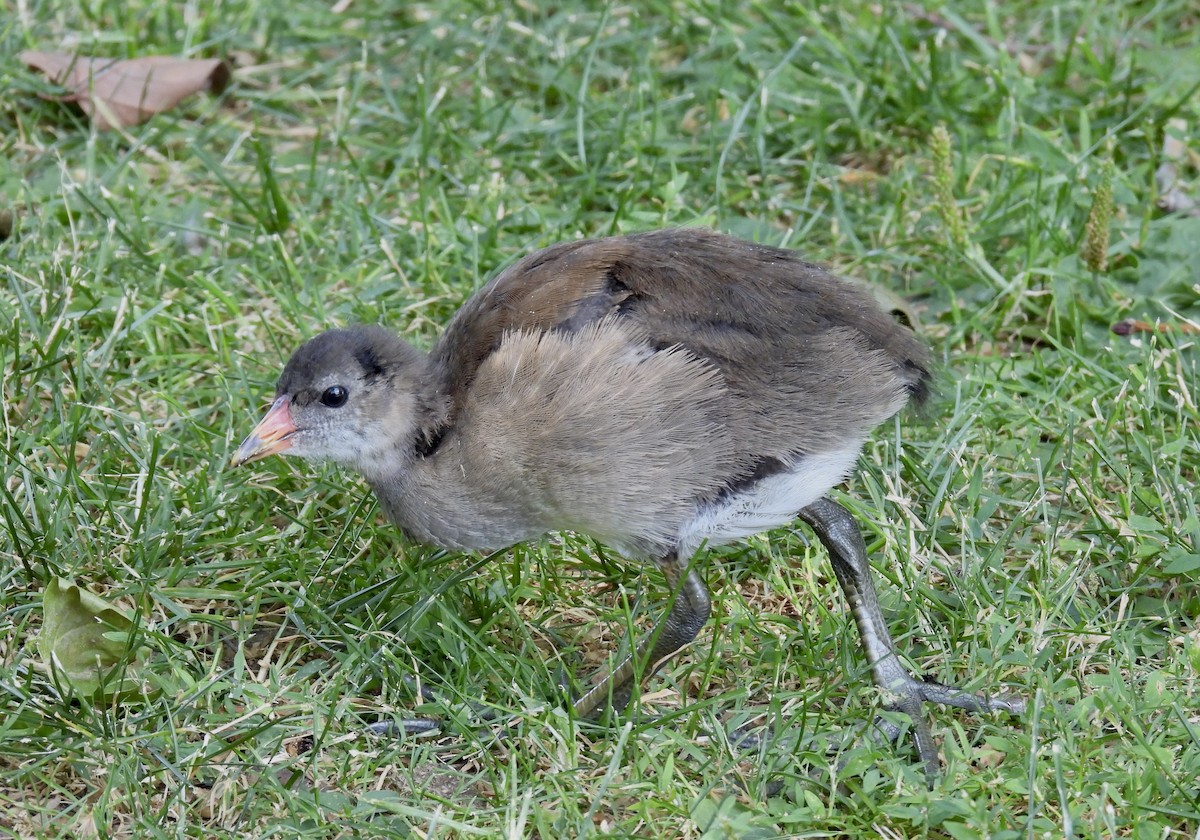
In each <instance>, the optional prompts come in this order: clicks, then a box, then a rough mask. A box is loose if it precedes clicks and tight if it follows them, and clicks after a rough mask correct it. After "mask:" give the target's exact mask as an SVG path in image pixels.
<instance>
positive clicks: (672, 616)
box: [367, 552, 712, 735]
mask: <svg viewBox="0 0 1200 840" xmlns="http://www.w3.org/2000/svg"><path fill="white" fill-rule="evenodd" d="M659 565H660V566H661V567H662V570H663V574H664V575H665V576H666V579H667V585H668V586H669V587H670V588H671V592H672V595H673V596H674V599H675V600H674V602H673V603H672V605H671V609H670V611H669V612H668V613H667V616H666V618H664V619H663V620H662V622H661V623H660V624H659V626H658V627H656V628H655V629H654V631H653V632H652V633H651V635H650V636H649V637H648V638H646V639H643V640H642V641H641V643H639V644H638V646H637V649H636V650H635V652H634V653H632V654H631V655H629V656H627V657H625V659H624V661H622V662H621V664H620V665H618V666H617V667H616V668H614V669H613V670H612V672H611V673H609V674H608V675H607V676H605V678H604V679H603V680H601V681H600V682H598V683H597V684H596V685H594V686H593V687H592V688H590V689H589V690H588V691H587V692H586V693H585V694H584V695H583V696H581V697H580V698H579V699H577V700H576V701H575V702H574V704H573V705H574V707H575V713H576V714H577V715H579V716H580V717H589V716H595V715H598V714H599V713H600V712H601V711H603V710H604V709H605V708H611V709H613V710H615V711H620V710H622V709H624V708H625V706H627V705H628V704H629V698H630V697H631V696H632V694H633V686H634V683H635V682H636V681H637V680H638V676H639V675H638V671H639V669H645V670H644V672H643V673H642V674H641V678H642V679H647V678H649V677H650V676H651V675H652V674H654V672H655V671H657V670H658V669H659V668H660V667H662V665H663V664H664V663H665V662H666V661H667V660H668V659H670V658H671V656H672V655H673V654H674V653H675V652H676V651H678V650H679V649H680V648H682V647H683V646H684V645H686V644H688V643H689V642H691V641H692V640H693V639H695V638H696V634H698V633H699V632H700V630H701V628H703V627H704V624H705V622H706V621H708V616H709V612H710V611H711V609H712V603H711V601H710V600H709V597H708V589H707V588H706V587H705V585H704V581H703V580H701V579H700V575H698V574H697V573H696V572H695V571H693V570H691V569H690V568H688V563H687V561H686V560H682V561H681V560H680V559H679V557H678V556H677V555H676V554H675V553H674V552H672V553H671V554H668V555H667V556H666V557H664V558H662V559H661V560H660V561H659ZM421 694H422V696H423V697H424V698H425V699H426V700H429V701H431V702H436V701H437V700H438V697H437V693H436V692H434V691H433V690H432V689H430V688H428V687H425V686H422V687H421ZM609 698H611V702H610V699H609ZM494 717H495V714H494V712H492V711H491V710H480V720H482V721H484V722H486V721H490V720H491V719H493V718H494ZM440 727H441V722H440V721H438V720H435V719H432V718H405V719H401V720H398V721H381V722H379V723H374V724H371V725H370V726H368V727H367V729H368V731H370V732H372V733H373V734H376V735H396V734H399V733H400V732H403V733H404V734H406V735H418V734H422V733H425V732H431V731H433V730H435V729H438V728H440Z"/></svg>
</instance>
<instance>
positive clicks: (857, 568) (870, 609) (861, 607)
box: [800, 498, 1025, 778]
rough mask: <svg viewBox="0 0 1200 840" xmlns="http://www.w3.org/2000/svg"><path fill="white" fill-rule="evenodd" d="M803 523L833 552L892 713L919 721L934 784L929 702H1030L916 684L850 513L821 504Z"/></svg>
mask: <svg viewBox="0 0 1200 840" xmlns="http://www.w3.org/2000/svg"><path fill="white" fill-rule="evenodd" d="M800 518H801V519H803V520H804V521H805V522H807V523H808V524H809V526H810V527H811V528H812V529H813V531H815V532H816V534H817V537H818V538H819V539H820V540H821V542H822V543H823V544H824V546H825V548H826V550H828V551H829V557H830V560H831V561H832V563H833V573H834V574H835V575H836V576H837V579H838V583H839V584H841V587H842V592H844V593H845V595H846V600H847V601H848V602H849V604H850V611H851V612H852V613H853V614H854V622H855V624H857V625H858V634H859V636H860V637H861V638H862V643H863V648H864V649H865V650H866V654H867V661H868V662H869V663H870V665H871V675H872V677H873V678H874V680H875V685H877V686H878V687H879V688H880V689H881V690H882V691H883V692H884V695H885V698H886V701H887V705H888V708H891V709H895V710H898V711H902V712H904V713H905V714H907V715H908V716H909V717H910V718H912V721H913V737H914V738H915V740H916V743H917V753H918V754H919V755H920V757H921V761H922V762H923V763H924V764H925V772H926V774H927V775H928V776H930V777H931V778H932V777H933V776H934V775H936V774H937V771H938V753H937V748H936V747H935V746H934V743H933V736H932V734H931V733H930V730H929V722H928V721H927V720H926V719H925V717H924V715H923V714H922V712H921V704H922V703H924V702H925V701H929V702H931V703H940V704H942V705H944V706H957V707H958V708H960V709H966V710H967V711H970V712H985V711H1004V712H1010V713H1012V714H1020V713H1021V712H1022V711H1023V710H1024V708H1025V701H1024V700H1023V699H1020V698H1009V697H985V696H981V695H977V694H972V693H970V692H968V691H962V690H961V689H957V688H953V687H951V686H947V685H942V684H940V683H936V682H923V681H921V680H918V679H914V678H913V676H912V675H911V674H909V673H908V671H907V670H905V668H904V665H903V664H902V663H901V662H900V659H899V657H898V656H897V654H896V646H895V644H894V643H893V642H892V637H891V635H889V634H888V629H887V625H886V624H885V623H884V620H883V612H882V611H881V610H880V609H879V597H878V596H877V595H876V593H875V585H874V584H873V583H872V582H871V568H870V565H869V564H868V562H867V547H866V544H865V543H864V542H863V538H862V532H861V531H860V530H859V528H858V524H857V523H856V522H855V521H854V518H853V517H852V516H851V515H850V512H849V511H848V510H846V509H845V508H844V507H842V506H841V505H840V504H838V503H837V502H835V501H833V500H832V499H829V498H823V499H820V500H818V501H816V502H814V503H813V504H811V505H809V506H808V507H806V508H804V509H803V510H802V511H800Z"/></svg>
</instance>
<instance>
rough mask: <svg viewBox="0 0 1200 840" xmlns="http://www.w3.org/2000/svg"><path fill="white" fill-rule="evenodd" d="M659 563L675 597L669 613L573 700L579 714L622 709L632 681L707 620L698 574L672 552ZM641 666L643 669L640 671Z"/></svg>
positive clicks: (643, 676)
mask: <svg viewBox="0 0 1200 840" xmlns="http://www.w3.org/2000/svg"><path fill="white" fill-rule="evenodd" d="M659 565H660V566H661V568H662V570H663V574H664V575H666V578H667V584H668V586H670V588H671V590H672V593H673V595H674V598H675V600H674V602H673V603H672V605H671V610H670V612H668V613H667V616H666V618H665V619H663V621H662V622H661V623H660V624H659V626H658V627H656V628H655V629H654V631H653V632H652V633H651V635H650V637H649V638H647V639H643V640H642V641H641V642H640V643H639V644H638V646H637V649H636V650H635V651H634V652H633V653H632V654H630V655H629V656H627V657H625V661H623V662H622V663H621V664H620V665H618V666H617V667H616V668H614V669H613V670H612V672H611V673H609V674H608V676H606V677H605V678H604V679H603V680H601V681H600V682H599V683H597V684H596V685H594V686H593V687H592V688H590V689H589V690H588V691H587V693H585V694H584V695H583V696H582V697H580V698H579V699H577V700H576V701H575V703H574V706H575V713H576V714H577V715H579V716H580V717H588V716H592V715H596V714H598V713H599V712H601V711H603V709H604V708H606V707H607V708H611V709H613V710H614V711H620V710H621V709H624V708H625V706H626V705H628V703H629V698H630V696H631V695H632V694H633V686H634V683H635V682H636V681H638V680H639V678H640V679H647V678H649V677H650V676H651V675H652V674H653V673H654V672H655V671H657V670H658V669H659V668H660V667H661V666H662V665H663V663H665V662H666V661H667V660H668V659H669V658H670V657H671V655H672V654H674V653H675V652H676V651H677V650H679V649H680V648H681V647H683V646H684V645H686V644H688V643H689V642H690V641H692V640H693V639H695V638H696V634H697V633H699V632H700V629H701V628H702V627H704V623H705V622H706V621H708V615H709V612H710V611H711V609H712V603H711V601H710V600H709V597H708V589H707V588H706V587H705V586H704V581H703V580H701V579H700V575H698V574H696V572H695V571H694V570H692V569H690V568H689V567H688V561H687V560H686V559H684V560H681V559H680V558H679V556H678V555H677V554H676V553H675V552H671V553H670V554H668V555H667V556H666V557H664V558H662V559H661V560H660V561H659ZM640 669H644V671H642V672H641V673H640V674H639V670H640ZM610 698H611V700H610Z"/></svg>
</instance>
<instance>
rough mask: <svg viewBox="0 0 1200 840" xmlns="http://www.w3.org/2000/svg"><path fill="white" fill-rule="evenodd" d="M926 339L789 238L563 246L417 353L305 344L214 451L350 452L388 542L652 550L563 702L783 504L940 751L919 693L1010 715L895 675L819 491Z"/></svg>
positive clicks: (887, 679) (861, 553)
mask: <svg viewBox="0 0 1200 840" xmlns="http://www.w3.org/2000/svg"><path fill="white" fill-rule="evenodd" d="M930 370H931V363H930V353H929V350H928V348H927V347H926V345H925V344H924V343H923V342H922V341H921V339H920V338H918V336H917V335H916V333H915V332H914V331H913V330H912V329H910V328H909V326H907V325H906V324H903V323H900V322H899V321H898V320H897V319H896V318H894V317H893V316H892V314H891V313H889V312H888V311H887V310H886V309H885V308H884V307H883V306H882V305H881V304H880V303H879V302H878V300H877V298H876V297H875V296H874V295H873V294H872V293H871V292H870V291H869V290H868V289H867V288H866V287H864V286H863V285H861V284H859V283H857V282H854V281H851V280H848V279H844V278H841V277H839V276H837V275H835V274H833V273H831V272H830V271H827V270H826V269H824V268H822V267H821V266H819V265H816V264H814V263H811V262H808V261H806V260H804V259H803V258H802V257H801V256H800V254H799V253H798V252H797V251H794V250H791V249H785V248H777V247H772V246H769V245H763V244H758V243H754V242H749V241H746V240H743V239H739V238H735V237H732V236H729V235H726V234H722V233H718V232H714V231H711V230H707V229H702V228H673V229H667V230H658V231H650V232H644V233H636V234H630V235H623V236H612V237H607V238H599V239H580V240H575V241H569V242H564V243H560V244H556V245H553V246H550V247H548V248H545V249H543V250H539V251H536V252H534V253H532V254H530V255H528V256H525V257H524V258H522V259H520V260H518V261H517V262H515V263H513V264H512V265H510V266H509V267H508V268H506V269H504V270H503V271H501V272H500V273H499V274H498V275H496V276H495V277H494V278H493V279H492V280H491V281H490V282H488V283H486V284H485V285H483V286H482V287H481V288H480V289H479V290H478V291H477V292H476V293H475V294H474V295H473V296H471V297H470V298H469V299H468V300H467V301H466V302H465V303H464V304H463V305H462V307H461V308H460V309H459V310H458V311H457V313H456V314H455V315H454V316H453V317H452V319H451V320H450V323H449V325H448V326H447V328H446V329H445V331H444V333H443V334H442V336H441V338H440V339H439V340H438V341H437V342H436V343H435V344H434V346H433V347H432V349H431V350H430V351H429V352H428V353H426V352H422V351H420V350H418V349H416V348H414V347H413V346H411V345H409V344H408V343H406V342H405V341H403V340H402V339H400V338H399V337H398V336H397V335H396V334H395V333H394V332H393V331H391V330H389V329H387V328H385V327H383V326H377V325H355V326H350V327H347V328H342V329H332V330H329V331H326V332H323V333H320V334H319V335H317V336H315V337H314V338H312V339H310V340H308V341H307V342H305V343H303V344H302V345H301V346H300V347H299V348H298V349H296V351H295V352H294V353H293V355H292V356H291V358H290V359H289V360H288V362H287V363H286V365H285V366H284V368H283V372H282V374H281V375H280V377H279V380H278V382H277V385H276V390H275V398H274V401H273V403H272V405H271V407H270V409H269V410H268V411H267V412H266V414H265V416H263V418H262V420H261V421H260V422H259V423H258V424H257V426H255V427H254V429H253V431H252V432H251V433H250V435H249V436H247V437H246V438H245V440H244V441H243V442H242V444H241V446H240V447H239V448H238V449H237V451H236V453H235V454H234V456H233V464H234V465H241V464H246V463H250V462H252V461H256V460H258V459H260V458H264V457H266V456H268V455H272V454H281V455H286V456H292V457H297V458H301V459H308V460H312V461H328V462H334V463H336V464H338V465H341V466H343V467H347V468H350V469H352V470H354V471H357V472H358V473H359V474H360V475H361V476H362V477H363V478H364V479H365V480H366V483H367V484H368V485H369V486H370V487H371V489H372V490H373V492H374V494H375V496H376V498H377V499H378V502H379V505H380V507H381V509H382V511H383V512H384V514H385V515H386V517H387V519H388V520H390V521H391V522H392V523H394V524H395V525H396V526H398V527H399V529H400V530H401V531H402V532H403V534H404V535H405V536H406V537H407V538H408V539H410V540H414V541H417V542H420V543H424V544H431V545H435V546H440V547H443V548H446V549H454V550H461V551H496V550H500V549H503V548H506V547H508V546H512V545H514V544H517V543H521V542H525V541H530V540H537V539H539V538H541V537H543V536H544V535H546V534H549V533H552V532H561V531H571V532H577V533H582V534H585V535H588V536H590V537H592V538H594V539H595V540H597V541H598V542H600V543H602V544H604V545H607V546H609V547H611V548H614V549H616V550H617V551H618V552H620V553H622V554H624V555H626V556H627V557H630V558H633V559H636V560H645V561H648V562H654V563H655V564H657V566H658V568H659V569H660V570H661V571H662V573H663V575H664V577H665V579H666V582H667V586H668V589H669V590H670V592H671V596H672V600H671V601H670V603H669V606H668V607H667V608H666V609H665V614H664V616H663V617H662V618H661V619H660V622H659V624H658V626H657V627H656V629H655V631H654V632H653V633H651V634H650V635H649V636H647V637H646V638H644V639H642V640H641V642H640V644H638V645H637V646H636V647H634V649H633V651H632V652H631V653H630V654H629V655H628V656H627V657H626V658H625V659H624V660H623V661H621V662H620V663H619V664H618V665H617V666H616V667H615V668H614V669H612V670H611V671H610V672H609V673H608V674H607V676H605V677H603V678H601V679H597V680H594V681H593V683H592V684H591V687H590V688H589V689H587V690H586V691H584V692H583V693H582V694H581V695H579V696H578V697H576V699H575V700H574V701H573V704H572V705H573V708H574V711H575V713H576V714H578V715H579V716H580V717H595V716H598V715H600V714H602V713H604V711H605V710H606V709H612V710H614V711H621V710H623V709H624V708H625V707H626V706H627V704H628V703H629V700H630V698H631V696H632V693H633V691H634V689H635V687H636V686H638V685H639V684H641V683H642V682H644V681H645V680H646V679H648V678H649V677H650V676H651V675H652V674H653V673H654V672H656V671H657V670H658V669H659V668H661V667H662V666H663V664H664V663H666V662H667V661H668V660H669V659H671V658H672V657H673V656H675V655H676V654H677V652H679V651H680V650H681V649H682V648H684V647H685V646H686V645H688V644H689V643H690V642H692V641H693V640H694V639H695V638H696V636H697V635H698V634H699V632H700V630H701V629H702V628H703V627H704V625H705V623H706V622H707V621H708V619H709V615H710V612H711V600H710V595H709V592H708V589H707V587H706V584H705V582H704V579H703V576H702V574H701V572H700V570H699V568H698V566H697V564H695V563H693V555H694V554H696V553H697V552H698V551H700V550H702V549H703V548H705V547H708V546H715V545H721V544H725V543H730V542H734V541H737V540H741V539H743V538H746V537H749V536H752V535H754V534H758V533H762V532H765V531H770V530H771V529H773V528H778V527H782V526H786V525H789V524H791V523H793V522H794V521H795V520H796V519H797V518H798V519H800V520H801V521H803V522H804V523H806V524H807V525H808V526H809V527H810V528H811V529H812V531H813V532H814V533H815V535H816V537H817V539H818V540H819V541H820V542H821V543H822V544H823V545H824V547H825V549H826V551H827V552H828V554H829V558H830V561H831V563H832V566H833V570H834V573H835V577H836V579H837V581H838V583H839V584H840V586H841V589H842V590H843V593H844V595H845V597H846V600H847V601H848V603H849V606H850V611H851V613H852V615H853V618H854V620H855V623H856V625H857V628H858V632H859V635H860V637H861V641H862V645H863V648H864V651H865V655H866V659H867V662H868V664H869V667H870V670H871V675H872V678H873V681H874V683H875V684H876V686H877V687H878V688H879V690H880V691H881V693H882V695H883V699H884V702H885V705H886V707H887V708H890V709H893V710H899V711H901V712H904V713H906V714H907V715H908V716H909V717H910V718H911V719H912V725H911V726H910V731H911V732H912V733H913V737H914V740H915V747H916V752H917V754H918V757H919V759H920V761H921V762H922V763H923V765H924V767H925V770H926V773H927V774H928V775H929V776H930V778H933V777H934V776H935V775H936V774H937V773H938V771H939V768H940V761H939V756H938V751H937V748H936V745H935V743H934V740H933V736H932V732H931V727H930V724H929V721H928V719H927V718H926V716H925V712H924V709H923V705H924V704H925V703H927V702H929V703H934V704H941V705H946V706H953V707H958V708H962V709H965V710H967V711H969V712H973V713H981V712H989V711H1005V712H1009V713H1013V714H1017V713H1020V712H1021V711H1022V710H1023V708H1024V702H1023V700H1022V699H1020V698H1018V697H1009V696H1003V695H1000V696H986V695H981V694H975V693H971V692H969V691H965V690H960V689H958V688H955V687H952V686H948V685H943V684H941V683H937V682H933V681H929V680H925V679H918V678H917V677H914V676H913V675H912V674H911V673H910V672H909V671H908V670H907V668H906V667H905V665H904V664H903V663H902V661H901V660H900V657H899V655H898V652H897V649H896V646H895V644H894V643H893V640H892V637H891V635H890V634H889V632H888V629H887V626H886V624H885V621H884V617H883V614H882V611H881V609H880V606H879V600H878V596H877V593H876V589H875V586H874V584H873V582H872V579H871V572H870V566H869V560H868V557H867V551H866V546H865V543H864V540H863V537H862V534H861V531H860V529H859V527H858V524H857V522H856V521H855V519H854V517H853V515H852V514H851V513H850V512H849V510H848V509H847V508H846V507H845V506H844V505H843V504H842V503H840V502H839V501H837V500H836V499H834V498H833V497H832V496H831V495H830V492H831V491H832V490H833V489H834V488H836V487H837V486H838V485H840V484H841V483H842V482H844V481H845V480H846V479H847V478H848V477H849V476H850V475H851V473H852V472H853V470H854V468H855V466H856V464H857V462H858V459H859V456H860V453H861V450H862V447H863V444H864V442H865V441H866V439H867V437H868V435H869V434H870V432H871V431H872V430H873V429H874V428H875V427H877V426H879V425H880V424H881V423H883V422H884V421H886V420H887V419H889V418H891V417H892V416H893V415H895V414H897V413H898V412H899V411H900V410H901V409H903V408H904V407H905V406H906V405H909V404H913V405H918V404H921V403H923V402H925V401H926V399H927V398H928V396H929V393H930V390H931V372H930Z"/></svg>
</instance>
